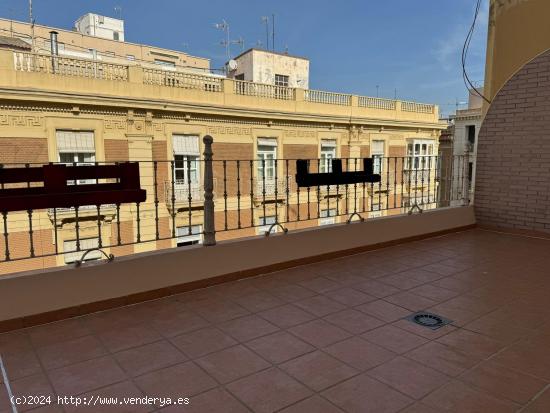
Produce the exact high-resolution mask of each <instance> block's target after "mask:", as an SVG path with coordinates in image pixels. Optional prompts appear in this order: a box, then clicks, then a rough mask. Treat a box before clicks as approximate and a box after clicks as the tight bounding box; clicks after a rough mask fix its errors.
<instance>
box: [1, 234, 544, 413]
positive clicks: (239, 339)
mask: <svg viewBox="0 0 550 413" xmlns="http://www.w3.org/2000/svg"><path fill="white" fill-rule="evenodd" d="M421 309H428V310H430V311H432V312H436V313H438V314H440V315H442V316H445V317H447V318H450V319H452V320H454V322H453V323H452V325H450V326H446V327H444V328H441V329H439V330H436V331H432V330H429V329H425V328H423V327H419V326H416V325H413V324H411V323H410V322H409V321H406V320H403V317H405V316H407V315H409V314H410V313H411V312H413V311H417V310H421ZM0 349H1V354H2V356H3V359H4V363H5V366H6V370H7V374H8V376H9V380H10V382H11V387H12V389H13V392H14V393H15V394H17V395H40V394H41V395H50V394H51V395H54V394H59V395H68V396H70V395H73V396H76V395H86V396H92V395H100V396H118V397H134V396H143V395H148V396H171V397H172V398H174V399H176V398H178V397H189V398H190V404H189V405H187V406H170V407H165V408H164V409H160V408H159V407H158V406H149V407H143V406H142V407H137V406H128V405H127V406H117V407H116V408H107V407H101V408H100V407H97V406H96V407H80V408H75V407H71V406H65V407H60V406H58V405H55V403H54V405H51V406H49V407H47V408H46V407H43V408H38V409H35V410H34V411H35V412H58V411H67V412H71V411H87V412H96V411H102V412H105V411H114V412H130V411H162V412H205V413H211V412H223V413H237V412H250V411H253V412H260V413H263V412H274V411H282V412H285V413H291V412H292V413H302V412H305V413H309V412H312V413H333V412H341V411H345V412H376V413H383V412H407V413H412V412H422V413H430V412H443V411H453V412H455V411H456V412H476V413H478V412H498V413H505V412H513V411H519V410H521V411H524V412H539V413H542V412H550V241H546V240H540V239H533V238H526V237H519V236H511V235H504V234H498V233H494V232H487V231H481V230H472V231H467V232H463V233H458V234H453V235H448V236H444V237H439V238H433V239H429V240H425V241H420V242H414V243H408V244H404V245H401V246H396V247H393V248H387V249H383V250H378V251H374V252H370V253H364V254H359V255H355V256H352V257H348V258H343V259H339V260H333V261H326V262H323V263H319V264H315V265H309V266H304V267H299V268H294V269H291V270H285V271H281V272H277V273H272V274H268V275H265V276H261V277H256V278H253V279H247V280H244V281H240V282H235V283H231V284H225V285H221V286H216V287H213V288H209V289H204V290H199V291H195V292H191V293H186V294H182V295H179V296H175V297H171V298H167V299H163V300H158V301H154V302H148V303H144V304H139V305H134V306H130V307H125V308H120V309H116V310H112V311H107V312H102V313H97V314H93V315H90V316H86V317H81V318H77V319H71V320H67V321H63V322H59V323H55V324H50V325H45V326H40V327H35V328H32V329H28V330H24V331H17V332H12V333H8V334H3V335H0ZM1 391H2V393H1V394H0V412H7V411H9V409H10V408H9V404H8V399H7V395H6V392H5V391H4V389H3V388H2V390H1ZM55 400H56V399H53V401H54V402H55ZM25 407H27V408H28V407H29V406H19V411H24V410H25ZM522 409H523V410H522Z"/></svg>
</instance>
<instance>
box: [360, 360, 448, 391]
mask: <svg viewBox="0 0 550 413" xmlns="http://www.w3.org/2000/svg"><path fill="white" fill-rule="evenodd" d="M368 375H369V376H371V377H374V378H375V379H377V380H380V381H381V382H383V383H386V384H387V385H389V386H391V387H393V388H395V389H397V390H399V391H400V392H402V393H405V394H406V395H407V396H410V397H412V398H414V399H417V400H418V399H421V398H422V397H424V396H426V395H427V394H429V393H430V392H432V391H433V390H435V389H437V388H439V387H441V386H442V385H444V384H445V383H446V382H447V381H448V380H449V377H447V376H446V375H444V374H442V373H440V372H438V371H436V370H433V369H431V368H429V367H426V366H424V365H422V364H420V363H417V362H416V361H413V360H409V359H407V358H404V357H396V358H394V359H393V360H390V361H388V362H387V363H384V364H382V365H380V366H378V367H375V368H373V369H371V370H369V371H368Z"/></svg>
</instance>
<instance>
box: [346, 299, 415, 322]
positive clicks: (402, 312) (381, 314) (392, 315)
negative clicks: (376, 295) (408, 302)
mask: <svg viewBox="0 0 550 413" xmlns="http://www.w3.org/2000/svg"><path fill="white" fill-rule="evenodd" d="M355 309H356V310H359V311H362V312H364V313H365V314H368V315H372V316H373V317H376V318H378V319H380V320H382V321H385V322H387V323H390V322H392V321H396V320H399V319H401V318H403V317H407V316H408V315H410V314H411V312H410V311H408V310H406V309H404V308H403V307H399V306H397V305H395V304H391V303H388V302H387V301H384V300H378V301H372V302H370V303H366V304H363V305H360V306H357V307H355Z"/></svg>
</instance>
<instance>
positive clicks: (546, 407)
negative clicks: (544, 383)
mask: <svg viewBox="0 0 550 413" xmlns="http://www.w3.org/2000/svg"><path fill="white" fill-rule="evenodd" d="M548 412H550V388H547V389H546V391H545V392H544V393H542V394H540V395H539V396H538V397H537V398H535V400H533V401H532V402H531V403H529V405H528V406H527V408H526V409H525V410H523V413H548Z"/></svg>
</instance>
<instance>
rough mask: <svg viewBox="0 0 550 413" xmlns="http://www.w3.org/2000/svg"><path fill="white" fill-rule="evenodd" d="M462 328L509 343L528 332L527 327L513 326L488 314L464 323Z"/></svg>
mask: <svg viewBox="0 0 550 413" xmlns="http://www.w3.org/2000/svg"><path fill="white" fill-rule="evenodd" d="M463 328H464V329H466V330H469V331H473V332H476V333H480V334H483V335H485V336H488V337H491V338H492V339H494V340H496V341H501V342H503V343H507V344H511V343H513V342H515V341H517V340H519V339H520V338H523V337H526V336H528V335H529V334H530V331H529V330H527V329H524V328H521V327H517V326H514V325H512V324H511V323H508V322H506V320H498V319H494V318H492V317H490V316H484V317H481V318H478V319H477V320H474V321H472V322H471V323H468V324H466V325H464V327H463Z"/></svg>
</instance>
